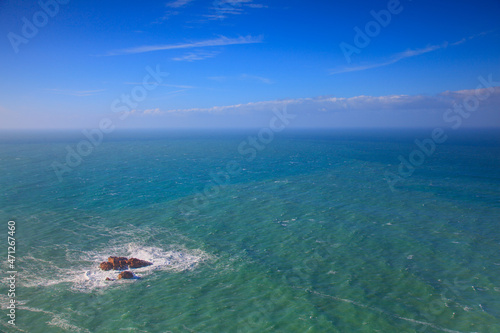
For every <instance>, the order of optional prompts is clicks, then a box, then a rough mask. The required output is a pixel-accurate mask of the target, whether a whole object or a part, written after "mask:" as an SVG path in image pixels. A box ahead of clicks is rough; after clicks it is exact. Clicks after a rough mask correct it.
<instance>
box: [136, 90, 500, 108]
mask: <svg viewBox="0 0 500 333" xmlns="http://www.w3.org/2000/svg"><path fill="white" fill-rule="evenodd" d="M473 95H479V96H486V95H488V98H487V99H485V100H483V101H481V107H482V108H483V109H487V110H492V111H495V112H498V109H499V105H500V87H494V88H489V90H488V88H484V89H470V90H460V91H445V92H443V93H440V94H437V95H433V96H428V95H388V96H364V95H360V96H354V97H329V96H326V97H325V96H322V97H315V98H299V99H286V100H274V101H262V102H254V103H246V104H235V105H226V106H214V107H210V108H191V109H170V110H164V111H160V110H158V109H155V110H156V111H155V114H172V113H207V114H209V113H213V114H248V113H250V114H251V113H255V112H260V111H269V110H272V109H273V108H280V107H285V106H286V107H287V108H289V109H293V110H295V111H296V112H297V113H308V114H309V113H325V112H330V113H332V112H349V111H396V112H405V111H415V110H417V111H418V110H427V111H429V110H430V111H445V110H446V109H448V108H451V107H453V105H454V104H457V103H462V101H463V100H464V99H465V98H466V97H467V96H473ZM144 114H146V112H144Z"/></svg>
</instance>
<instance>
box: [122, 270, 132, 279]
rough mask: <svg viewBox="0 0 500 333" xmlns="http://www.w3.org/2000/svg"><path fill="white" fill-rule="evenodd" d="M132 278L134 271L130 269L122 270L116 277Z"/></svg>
mask: <svg viewBox="0 0 500 333" xmlns="http://www.w3.org/2000/svg"><path fill="white" fill-rule="evenodd" d="M133 278H134V273H132V272H131V271H123V272H121V273H120V274H118V279H133Z"/></svg>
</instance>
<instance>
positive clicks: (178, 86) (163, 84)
mask: <svg viewBox="0 0 500 333" xmlns="http://www.w3.org/2000/svg"><path fill="white" fill-rule="evenodd" d="M124 84H130V85H134V86H137V85H142V84H143V83H142V82H124ZM158 85H159V86H161V87H172V88H179V89H193V88H196V87H194V86H187V85H181V84H167V83H159V84H158Z"/></svg>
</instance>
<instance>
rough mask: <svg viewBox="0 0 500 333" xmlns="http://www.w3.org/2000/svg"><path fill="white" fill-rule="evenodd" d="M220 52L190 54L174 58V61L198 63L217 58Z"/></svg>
mask: <svg viewBox="0 0 500 333" xmlns="http://www.w3.org/2000/svg"><path fill="white" fill-rule="evenodd" d="M217 54H219V52H190V53H188V54H185V55H183V56H180V57H175V58H172V60H174V61H189V62H192V61H197V60H204V59H208V58H213V57H215V56H216V55H217Z"/></svg>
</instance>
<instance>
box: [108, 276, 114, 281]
mask: <svg viewBox="0 0 500 333" xmlns="http://www.w3.org/2000/svg"><path fill="white" fill-rule="evenodd" d="M114 280H115V279H110V278H109V277H107V278H106V281H114Z"/></svg>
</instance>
